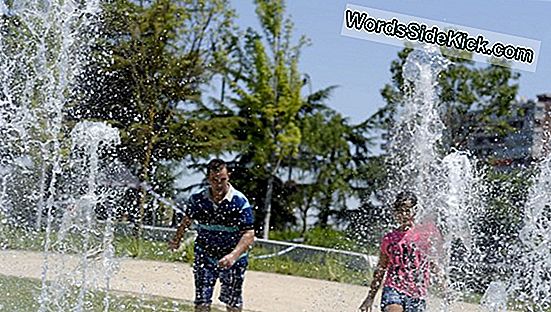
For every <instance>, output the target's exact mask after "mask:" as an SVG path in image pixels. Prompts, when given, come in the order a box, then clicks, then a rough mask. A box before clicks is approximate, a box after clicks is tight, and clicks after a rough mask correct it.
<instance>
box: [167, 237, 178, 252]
mask: <svg viewBox="0 0 551 312" xmlns="http://www.w3.org/2000/svg"><path fill="white" fill-rule="evenodd" d="M178 248H180V240H179V239H171V240H169V241H168V249H170V250H171V251H176V250H178Z"/></svg>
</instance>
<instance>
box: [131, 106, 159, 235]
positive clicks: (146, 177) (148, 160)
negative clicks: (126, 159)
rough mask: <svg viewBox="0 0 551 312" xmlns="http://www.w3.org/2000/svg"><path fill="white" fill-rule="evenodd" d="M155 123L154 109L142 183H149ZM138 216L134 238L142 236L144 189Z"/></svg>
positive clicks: (151, 110) (151, 112) (150, 112)
mask: <svg viewBox="0 0 551 312" xmlns="http://www.w3.org/2000/svg"><path fill="white" fill-rule="evenodd" d="M154 121H155V109H153V108H151V109H150V110H149V127H148V130H149V133H148V135H149V140H148V142H147V148H146V150H145V157H144V160H143V163H142V172H141V174H140V181H141V182H142V183H149V180H150V177H149V170H150V167H151V156H152V154H153V144H154V140H155V135H154V134H153V123H154ZM139 205H140V206H139V209H140V210H139V216H138V222H137V223H136V228H135V235H136V238H140V237H141V236H142V229H143V219H144V216H145V206H146V205H147V190H146V189H145V187H140V204H139Z"/></svg>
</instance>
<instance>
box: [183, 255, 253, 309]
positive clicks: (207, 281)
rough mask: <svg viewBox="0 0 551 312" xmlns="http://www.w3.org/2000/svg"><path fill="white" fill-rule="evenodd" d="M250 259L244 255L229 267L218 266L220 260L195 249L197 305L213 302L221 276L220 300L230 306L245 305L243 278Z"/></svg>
mask: <svg viewBox="0 0 551 312" xmlns="http://www.w3.org/2000/svg"><path fill="white" fill-rule="evenodd" d="M248 263H249V261H248V258H247V257H242V258H240V259H239V260H237V261H236V262H235V264H234V265H233V266H232V267H231V268H229V269H222V268H220V267H218V260H217V259H216V258H212V257H209V256H207V255H205V254H204V252H202V251H199V252H198V250H197V249H196V250H195V260H194V262H193V273H194V276H195V302H194V303H195V305H200V304H211V303H212V294H213V291H214V284H215V283H216V280H217V279H218V278H220V282H221V283H222V285H221V288H220V297H219V298H218V299H219V300H220V301H222V302H223V303H225V304H226V305H228V306H230V307H235V308H239V307H241V306H242V305H243V280H244V278H245V271H246V270H247V265H248Z"/></svg>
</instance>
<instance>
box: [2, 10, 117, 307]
mask: <svg viewBox="0 0 551 312" xmlns="http://www.w3.org/2000/svg"><path fill="white" fill-rule="evenodd" d="M100 18H101V8H100V3H99V0H50V1H45V0H18V1H13V2H10V1H8V2H6V1H0V59H1V60H2V61H1V62H0V172H2V173H3V174H2V176H1V177H0V202H1V206H2V208H1V209H2V210H1V211H0V220H1V222H2V225H3V227H2V230H4V229H6V227H5V226H4V225H9V226H10V227H14V228H20V227H23V228H25V229H28V228H29V226H33V227H34V228H35V229H36V230H37V231H42V230H44V235H45V241H44V245H43V250H44V260H43V267H42V276H41V278H42V288H41V292H40V297H39V298H38V302H39V304H40V309H39V310H40V311H49V310H51V309H54V310H56V311H68V310H71V311H84V310H87V309H88V308H89V306H88V305H89V303H87V302H86V296H87V294H88V292H87V290H88V285H89V284H92V283H94V282H95V279H97V276H99V275H97V276H96V275H95V274H93V273H94V272H101V273H102V274H104V275H103V279H104V282H105V287H106V288H107V290H109V279H110V276H111V273H112V272H113V270H114V267H115V266H114V262H113V253H114V251H113V246H112V245H111V242H112V239H113V224H112V218H111V217H112V211H110V210H109V209H107V212H108V216H107V218H106V219H105V222H104V223H103V226H104V228H103V231H101V230H97V229H98V228H100V227H101V226H99V225H98V224H97V222H96V216H95V214H94V210H95V209H98V207H103V208H105V207H107V206H108V202H109V200H110V198H111V197H112V196H113V191H112V190H106V188H105V187H103V186H102V185H98V183H97V179H96V178H97V176H98V174H99V172H100V169H101V167H102V164H101V161H100V154H102V153H104V152H105V151H108V150H109V149H110V146H113V145H115V144H118V141H119V139H118V133H117V131H116V130H115V129H113V128H111V127H109V126H107V125H105V124H102V123H90V122H84V123H80V124H77V125H76V126H75V127H74V129H73V132H72V133H71V138H72V144H71V143H68V142H67V141H68V140H67V135H66V134H67V133H68V132H69V131H68V130H69V129H68V127H69V125H68V123H67V122H66V121H67V117H69V116H67V112H68V111H69V108H70V107H71V105H72V103H74V102H76V101H78V100H79V97H80V96H81V95H80V94H79V93H78V92H80V91H78V92H77V89H78V88H77V87H78V85H79V84H80V82H81V80H83V79H86V77H84V75H83V73H84V69H85V68H86V67H87V65H88V64H89V62H90V61H91V60H92V58H91V51H92V47H93V46H94V44H95V42H96V39H97V38H99V35H100V32H99V23H98V22H99V20H100ZM69 147H71V150H70V156H69V157H67V156H66V154H67V153H66V151H67V150H68V148H69ZM54 230H57V231H56V232H55V233H54ZM102 232H103V233H102ZM29 234H31V235H33V234H32V233H29ZM35 234H36V233H35ZM26 239H34V237H29V238H26ZM75 255H76V256H75ZM48 280H52V281H53V282H52V284H51V285H50V284H49V283H48V282H47V281H48ZM75 285H77V286H79V287H78V288H75V287H74V286H75ZM75 289H77V292H78V293H74V291H75ZM71 293H73V294H72V295H73V296H72V297H71ZM74 295H76V296H74ZM69 298H73V299H72V301H75V300H76V302H71V300H69ZM74 298H76V299H74ZM104 303H105V304H104V306H105V309H106V311H107V310H109V298H108V296H106V297H105V302H104ZM6 308H8V307H6ZM11 309H12V310H16V309H17V307H12V308H11Z"/></svg>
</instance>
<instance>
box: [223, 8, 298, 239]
mask: <svg viewBox="0 0 551 312" xmlns="http://www.w3.org/2000/svg"><path fill="white" fill-rule="evenodd" d="M256 5H257V14H258V16H259V19H260V24H261V27H262V30H263V31H264V37H262V36H260V35H259V34H257V33H256V32H254V31H253V30H251V29H249V30H248V31H247V34H246V36H245V46H244V51H243V53H242V54H241V64H242V66H241V67H240V68H239V69H238V70H237V71H234V72H233V76H234V77H235V78H234V80H233V81H232V83H231V87H232V89H233V91H234V92H235V94H236V98H234V100H233V102H234V103H235V105H236V106H237V110H238V116H239V117H241V118H242V119H243V123H242V124H241V125H240V127H239V130H238V132H237V136H238V137H239V138H240V139H241V140H244V141H246V142H247V147H246V150H245V151H244V152H243V153H242V154H241V155H240V157H241V163H242V164H243V165H244V164H247V163H252V164H254V165H255V166H256V167H258V168H260V169H261V171H263V172H262V174H263V175H264V176H265V177H266V180H267V183H266V191H265V196H264V200H263V204H264V213H265V217H264V229H263V236H264V238H267V237H268V233H269V230H270V218H271V205H272V197H273V186H274V180H275V178H276V175H277V173H278V171H279V169H280V168H281V164H282V161H283V160H284V159H285V158H287V157H288V156H291V155H296V153H297V152H298V145H299V144H300V141H301V135H302V134H301V131H300V128H299V127H298V125H297V114H298V113H299V111H300V109H301V107H303V106H304V104H305V101H304V99H303V97H302V94H301V90H302V87H303V85H304V83H303V79H302V78H301V76H300V72H299V71H298V60H299V54H300V53H299V52H300V49H301V47H302V46H303V45H304V44H305V43H306V41H305V39H304V38H302V39H301V40H300V41H299V43H298V44H297V45H296V46H292V44H291V34H292V28H293V25H292V22H291V21H290V20H289V19H285V20H284V8H285V6H284V2H283V1H268V0H257V1H256ZM263 39H264V40H263ZM266 44H267V46H268V48H266Z"/></svg>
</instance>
